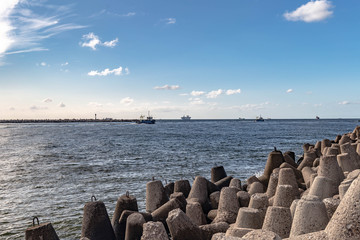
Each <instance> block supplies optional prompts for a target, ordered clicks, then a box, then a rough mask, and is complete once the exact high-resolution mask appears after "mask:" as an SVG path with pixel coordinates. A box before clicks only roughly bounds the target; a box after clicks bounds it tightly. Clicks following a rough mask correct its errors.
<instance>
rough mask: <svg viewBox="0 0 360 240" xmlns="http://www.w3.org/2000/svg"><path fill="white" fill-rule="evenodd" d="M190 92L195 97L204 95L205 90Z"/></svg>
mask: <svg viewBox="0 0 360 240" xmlns="http://www.w3.org/2000/svg"><path fill="white" fill-rule="evenodd" d="M190 94H191V96H194V97H196V96H202V95H204V94H205V92H203V91H192V92H191V93H190Z"/></svg>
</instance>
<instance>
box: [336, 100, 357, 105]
mask: <svg viewBox="0 0 360 240" xmlns="http://www.w3.org/2000/svg"><path fill="white" fill-rule="evenodd" d="M339 104H340V105H350V104H360V102H350V101H342V102H339Z"/></svg>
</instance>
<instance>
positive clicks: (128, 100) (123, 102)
mask: <svg viewBox="0 0 360 240" xmlns="http://www.w3.org/2000/svg"><path fill="white" fill-rule="evenodd" d="M133 102H134V99H132V98H130V97H126V98H123V99H121V101H120V103H122V104H125V105H130V104H132V103H133Z"/></svg>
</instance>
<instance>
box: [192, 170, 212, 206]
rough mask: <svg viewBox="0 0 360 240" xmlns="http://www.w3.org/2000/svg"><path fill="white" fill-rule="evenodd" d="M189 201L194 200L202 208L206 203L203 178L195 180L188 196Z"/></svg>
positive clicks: (198, 177) (205, 186)
mask: <svg viewBox="0 0 360 240" xmlns="http://www.w3.org/2000/svg"><path fill="white" fill-rule="evenodd" d="M190 199H196V200H195V201H197V202H199V203H200V204H201V205H202V206H204V205H205V203H206V202H207V201H208V190H207V180H206V179H205V178H204V177H201V176H197V177H196V178H195V180H194V183H193V185H192V188H191V190H190V193H189V196H188V200H190Z"/></svg>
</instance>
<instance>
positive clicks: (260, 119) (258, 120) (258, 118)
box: [255, 115, 265, 122]
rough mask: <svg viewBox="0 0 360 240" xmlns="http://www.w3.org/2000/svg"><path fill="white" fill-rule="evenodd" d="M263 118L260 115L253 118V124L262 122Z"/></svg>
mask: <svg viewBox="0 0 360 240" xmlns="http://www.w3.org/2000/svg"><path fill="white" fill-rule="evenodd" d="M264 121H265V120H264V118H263V117H262V116H261V115H260V116H257V117H256V118H255V122H264Z"/></svg>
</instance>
